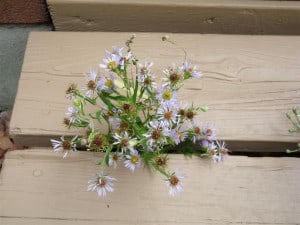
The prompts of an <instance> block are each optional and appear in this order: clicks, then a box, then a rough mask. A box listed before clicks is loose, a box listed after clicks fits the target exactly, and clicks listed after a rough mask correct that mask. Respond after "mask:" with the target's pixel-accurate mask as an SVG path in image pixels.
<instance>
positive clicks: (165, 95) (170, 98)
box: [156, 87, 177, 104]
mask: <svg viewBox="0 0 300 225" xmlns="http://www.w3.org/2000/svg"><path fill="white" fill-rule="evenodd" d="M176 97H177V96H176V91H174V90H172V89H170V88H169V87H165V88H160V89H158V91H157V94H156V99H158V100H159V101H161V104H163V103H165V102H174V103H176V102H177V98H176Z"/></svg>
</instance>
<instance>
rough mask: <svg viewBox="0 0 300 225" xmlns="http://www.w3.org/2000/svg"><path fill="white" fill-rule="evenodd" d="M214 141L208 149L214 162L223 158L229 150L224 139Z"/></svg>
mask: <svg viewBox="0 0 300 225" xmlns="http://www.w3.org/2000/svg"><path fill="white" fill-rule="evenodd" d="M216 143H217V144H216V145H214V146H213V147H211V149H210V152H211V155H212V159H213V161H214V162H215V163H217V162H220V161H222V160H224V159H225V158H226V157H227V156H228V152H229V150H228V149H227V148H226V144H225V142H224V141H216Z"/></svg>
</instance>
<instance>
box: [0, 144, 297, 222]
mask: <svg viewBox="0 0 300 225" xmlns="http://www.w3.org/2000/svg"><path fill="white" fill-rule="evenodd" d="M61 156H62V155H57V154H55V153H53V152H52V151H50V150H48V149H35V150H25V151H13V152H9V153H8V154H7V155H6V159H5V161H4V165H3V168H2V171H1V174H0V182H1V183H0V224H3V225H4V224H5V225H9V224H21V223H22V224H23V225H25V224H105V225H110V224H113V225H118V224H120V225H121V224H126V225H127V224H128V225H129V224H137V225H143V224H151V225H152V224H170V225H171V224H181V225H183V224H205V225H207V224H220V225H224V224H270V225H271V224H272V225H274V224H284V225H296V224H299V221H300V211H299V207H300V194H299V188H300V180H299V173H300V164H299V159H297V158H248V157H239V156H231V157H229V158H228V159H227V160H226V161H224V162H223V163H220V164H214V163H212V162H211V161H209V160H204V159H199V158H193V159H185V158H184V157H183V156H182V155H170V161H169V162H170V165H169V167H170V168H174V167H177V166H178V167H179V168H180V171H181V172H182V173H183V174H184V175H186V178H185V180H184V190H183V192H182V193H181V194H180V195H178V196H177V197H175V198H172V197H170V196H169V195H168V188H167V186H166V184H165V181H164V180H163V177H161V176H160V175H158V174H152V173H151V172H149V171H148V170H147V169H143V168H141V169H138V170H137V171H136V172H135V173H134V174H132V173H131V172H129V171H128V170H127V169H124V168H123V166H122V165H119V167H118V168H117V169H116V170H112V171H111V173H110V174H111V175H113V176H114V177H116V178H117V179H118V181H117V182H116V184H115V191H114V192H113V193H111V194H110V195H109V196H107V197H105V198H98V197H97V195H96V193H95V192H87V191H86V188H87V181H88V180H89V179H90V178H91V176H92V175H93V174H94V173H95V172H97V171H98V167H97V166H96V165H95V163H96V162H98V159H97V157H95V156H99V158H100V157H101V156H100V155H97V154H95V153H89V152H75V153H74V154H70V157H68V158H66V159H62V157H61Z"/></svg>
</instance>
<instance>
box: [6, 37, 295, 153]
mask: <svg viewBox="0 0 300 225" xmlns="http://www.w3.org/2000/svg"><path fill="white" fill-rule="evenodd" d="M129 36H130V34H129V33H100V32H99V33H84V32H83V33H80V32H33V33H31V35H30V37H29V40H28V45H27V50H26V54H25V59H24V64H23V68H22V73H21V77H20V81H19V88H18V93H17V96H16V100H15V105H14V110H13V115H12V119H11V127H10V133H11V135H13V138H14V139H15V140H16V141H17V142H19V143H20V144H23V145H33V146H49V145H50V141H49V139H50V138H58V137H59V136H61V135H72V134H77V133H78V130H71V131H70V130H68V129H67V128H65V127H64V125H63V123H62V120H63V118H64V117H65V112H66V110H67V107H68V106H69V105H70V102H69V101H68V100H67V99H66V98H65V90H66V88H67V87H68V86H69V85H70V84H71V83H74V82H75V83H78V84H79V86H80V84H82V85H83V84H84V83H85V82H86V78H85V76H84V75H83V74H84V73H85V72H88V71H89V70H90V68H97V67H98V64H99V63H101V62H102V57H103V56H104V51H105V50H106V49H108V50H110V49H111V46H124V42H125V40H127V39H128V38H129ZM162 36H163V34H161V33H137V38H136V42H135V44H134V46H133V49H134V52H135V54H136V55H137V56H138V57H139V59H140V60H141V61H144V60H147V61H153V62H154V66H153V67H154V69H153V71H154V73H155V74H156V76H157V78H158V79H159V77H160V76H161V74H162V72H161V71H162V69H164V68H166V67H167V66H169V65H171V64H172V62H175V63H177V64H180V63H181V62H182V60H183V57H184V54H183V52H182V49H181V47H180V46H184V47H185V49H186V51H187V52H188V56H187V58H188V59H189V60H190V61H191V62H192V63H193V64H195V65H197V66H198V69H199V70H201V71H203V74H204V77H203V78H202V79H199V80H196V81H195V80H193V81H191V82H188V83H186V85H185V86H184V87H183V89H182V90H181V93H180V96H182V99H183V100H188V101H189V102H192V101H193V102H194V103H195V104H196V105H200V106H201V105H207V106H208V107H209V111H208V112H207V113H202V114H201V115H200V118H201V120H202V121H209V122H212V123H213V124H215V126H216V127H217V130H218V133H219V138H220V139H225V140H227V141H232V142H236V143H240V142H241V143H240V144H239V145H238V146H237V145H234V146H235V147H234V148H232V149H233V150H244V149H246V150H247V149H248V148H250V147H249V145H248V144H249V143H252V144H254V148H256V150H266V149H269V150H272V151H284V150H285V149H286V148H287V142H297V141H299V136H298V135H292V134H290V133H288V129H289V128H290V127H291V124H290V123H289V121H288V120H287V118H286V117H285V113H286V112H288V111H289V110H290V109H291V108H292V107H294V106H296V105H300V96H299V91H300V86H299V82H300V76H299V74H300V65H299V62H300V52H299V51H298V50H299V49H300V37H298V36H247V35H246V36H239V35H199V34H172V35H171V38H172V39H173V40H175V41H176V42H177V44H178V46H177V47H176V46H175V47H174V46H173V45H170V44H169V43H165V42H162V41H161V37H162ZM260 142H261V143H263V144H264V145H263V146H260V147H259V143H260ZM278 142H283V144H281V145H279V144H278ZM245 143H247V144H245ZM278 146H279V147H280V148H279V147H278Z"/></svg>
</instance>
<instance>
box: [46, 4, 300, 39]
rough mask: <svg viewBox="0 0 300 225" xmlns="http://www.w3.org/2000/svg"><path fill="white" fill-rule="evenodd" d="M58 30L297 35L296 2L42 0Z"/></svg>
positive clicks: (299, 19)
mask: <svg viewBox="0 0 300 225" xmlns="http://www.w3.org/2000/svg"><path fill="white" fill-rule="evenodd" d="M47 3H48V5H49V11H50V13H51V16H52V21H53V23H54V26H55V29H56V30H58V31H122V32H138V31H139V32H173V33H221V34H293V35H295V34H297V35H299V34H300V29H299V27H300V2H298V1H256V0H243V1H239V0H227V1H217V0H200V1H199V0H188V1H182V0H143V1H139V0H110V1H108V0H93V1H86V0H72V1H70V0H48V1H47Z"/></svg>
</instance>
